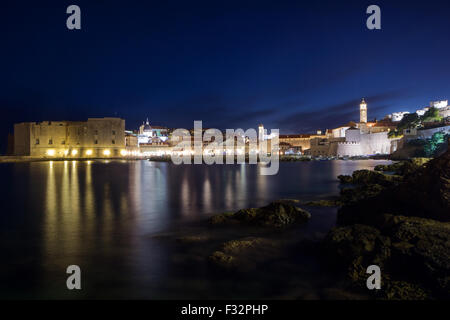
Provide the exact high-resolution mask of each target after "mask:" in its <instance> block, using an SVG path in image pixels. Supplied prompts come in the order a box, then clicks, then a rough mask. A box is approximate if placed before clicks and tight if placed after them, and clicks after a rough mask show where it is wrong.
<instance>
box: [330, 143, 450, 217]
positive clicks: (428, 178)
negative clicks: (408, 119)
mask: <svg viewBox="0 0 450 320" xmlns="http://www.w3.org/2000/svg"><path fill="white" fill-rule="evenodd" d="M371 181H373V180H371ZM379 185H381V184H379ZM383 187H384V186H383ZM378 189H379V188H378ZM386 212H387V213H392V214H396V215H403V216H415V217H423V218H429V219H435V220H439V221H450V152H449V151H447V152H446V153H445V154H444V155H442V156H441V157H439V158H436V159H434V160H431V161H429V162H427V163H426V164H425V165H424V166H422V167H420V168H418V169H417V170H415V171H414V172H412V173H410V174H408V175H406V176H405V177H404V178H403V181H402V182H400V183H398V184H393V185H391V186H387V187H385V189H384V190H382V191H380V192H379V193H378V194H375V195H374V196H372V197H363V199H357V201H349V202H347V204H346V205H344V206H343V207H342V208H341V209H340V210H339V213H338V222H339V223H340V224H351V223H362V224H374V223H377V221H378V220H379V216H380V215H381V214H384V213H386Z"/></svg>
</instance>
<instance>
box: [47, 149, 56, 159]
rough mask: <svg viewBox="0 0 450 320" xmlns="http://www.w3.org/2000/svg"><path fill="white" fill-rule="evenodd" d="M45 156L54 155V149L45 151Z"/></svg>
mask: <svg viewBox="0 0 450 320" xmlns="http://www.w3.org/2000/svg"><path fill="white" fill-rule="evenodd" d="M47 155H48V156H51V157H53V156H54V155H55V150H54V149H48V150H47Z"/></svg>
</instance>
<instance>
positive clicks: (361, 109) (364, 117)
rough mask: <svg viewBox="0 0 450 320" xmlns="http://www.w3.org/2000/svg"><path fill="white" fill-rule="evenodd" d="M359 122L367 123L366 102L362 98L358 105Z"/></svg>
mask: <svg viewBox="0 0 450 320" xmlns="http://www.w3.org/2000/svg"><path fill="white" fill-rule="evenodd" d="M359 122H361V123H367V103H366V101H364V98H363V99H362V101H361V103H360V105H359Z"/></svg>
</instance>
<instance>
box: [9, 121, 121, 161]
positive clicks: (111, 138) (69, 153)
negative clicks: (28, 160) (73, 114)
mask: <svg viewBox="0 0 450 320" xmlns="http://www.w3.org/2000/svg"><path fill="white" fill-rule="evenodd" d="M14 154H15V155H16V156H35V157H47V158H90V157H92V158H108V157H120V156H124V155H125V154H126V151H125V120H123V119H120V118H89V119H88V120H87V121H43V122H22V123H17V124H15V125H14Z"/></svg>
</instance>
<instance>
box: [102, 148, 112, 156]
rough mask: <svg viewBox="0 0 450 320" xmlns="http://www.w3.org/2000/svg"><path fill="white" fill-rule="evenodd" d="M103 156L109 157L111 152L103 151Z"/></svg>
mask: <svg viewBox="0 0 450 320" xmlns="http://www.w3.org/2000/svg"><path fill="white" fill-rule="evenodd" d="M103 155H105V156H109V155H111V151H110V150H109V149H106V150H103Z"/></svg>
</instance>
